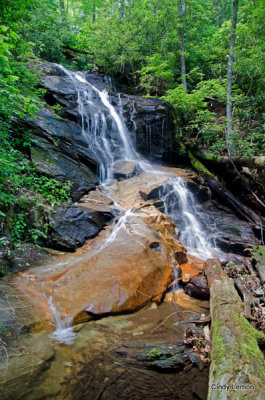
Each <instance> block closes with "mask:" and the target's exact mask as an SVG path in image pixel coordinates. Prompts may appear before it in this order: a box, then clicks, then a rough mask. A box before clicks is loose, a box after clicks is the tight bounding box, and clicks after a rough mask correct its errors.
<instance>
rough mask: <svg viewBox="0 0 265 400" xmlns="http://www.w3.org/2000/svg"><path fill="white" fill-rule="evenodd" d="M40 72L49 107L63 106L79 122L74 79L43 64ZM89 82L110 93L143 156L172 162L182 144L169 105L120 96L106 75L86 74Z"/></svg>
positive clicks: (119, 88)
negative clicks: (179, 144) (178, 140)
mask: <svg viewBox="0 0 265 400" xmlns="http://www.w3.org/2000/svg"><path fill="white" fill-rule="evenodd" d="M39 68H40V69H41V70H42V72H43V74H44V75H43V79H42V85H43V87H44V88H45V89H47V90H48V93H47V95H46V100H47V101H48V104H50V105H55V104H56V103H57V102H59V103H60V104H61V105H63V106H64V107H66V116H67V118H69V119H73V120H77V110H76V108H77V96H76V93H75V91H74V88H73V85H72V82H71V78H69V77H68V76H66V75H65V73H64V72H63V71H62V70H61V71H60V68H59V67H58V66H57V65H56V64H52V63H47V64H46V65H45V63H42V64H40V65H39ZM86 79H87V81H88V82H90V83H91V84H92V85H95V86H96V87H98V88H99V89H100V90H102V89H107V90H108V91H109V97H110V100H111V103H112V104H113V105H114V106H116V108H118V109H119V112H120V113H121V114H123V117H124V119H125V122H126V125H127V126H128V128H129V131H130V132H131V134H132V135H134V137H135V142H136V148H137V151H138V152H139V153H141V154H143V155H144V156H148V157H150V158H153V159H159V160H161V159H163V160H167V159H172V157H173V154H174V152H175V151H176V149H177V147H178V144H177V142H176V137H175V136H176V135H175V125H176V123H175V122H174V121H176V115H175V111H174V110H173V108H172V106H171V105H170V104H169V103H167V102H165V101H162V100H159V99H155V98H149V99H147V98H142V97H138V96H132V95H127V94H124V93H117V92H116V91H115V90H116V89H118V90H122V88H121V87H119V85H116V84H115V83H114V82H113V81H112V80H111V79H110V78H109V77H106V76H104V75H102V74H94V73H86ZM80 87H82V83H80ZM93 101H97V99H96V98H95V99H93ZM161 133H162V137H161Z"/></svg>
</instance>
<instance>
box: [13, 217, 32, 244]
mask: <svg viewBox="0 0 265 400" xmlns="http://www.w3.org/2000/svg"><path fill="white" fill-rule="evenodd" d="M27 215H28V214H27V213H25V212H22V211H21V212H19V213H18V214H16V216H15V218H13V220H12V229H11V236H12V239H13V241H14V243H18V242H19V241H21V240H22V239H23V238H24V233H25V229H26V226H27V223H26V217H27Z"/></svg>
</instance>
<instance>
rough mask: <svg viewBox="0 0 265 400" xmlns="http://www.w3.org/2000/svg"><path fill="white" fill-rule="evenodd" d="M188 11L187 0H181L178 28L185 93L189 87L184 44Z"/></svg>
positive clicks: (182, 80) (181, 71) (179, 3)
mask: <svg viewBox="0 0 265 400" xmlns="http://www.w3.org/2000/svg"><path fill="white" fill-rule="evenodd" d="M185 13H186V2H185V0H179V2H178V17H179V21H180V27H179V28H178V34H179V51H180V74H181V83H182V85H183V87H184V91H185V93H187V91H188V87H187V78H186V63H185V53H184V52H185V45H184V29H183V23H184V17H185Z"/></svg>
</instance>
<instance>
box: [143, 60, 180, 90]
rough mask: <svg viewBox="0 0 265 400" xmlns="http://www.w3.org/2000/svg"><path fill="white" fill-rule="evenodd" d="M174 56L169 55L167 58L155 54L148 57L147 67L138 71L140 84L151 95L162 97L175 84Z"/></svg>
mask: <svg viewBox="0 0 265 400" xmlns="http://www.w3.org/2000/svg"><path fill="white" fill-rule="evenodd" d="M174 58H175V57H174V54H173V53H169V54H168V55H167V58H164V57H163V56H162V55H161V54H157V53H156V54H154V55H153V56H150V57H146V59H145V66H144V67H143V68H142V69H141V70H140V71H138V72H139V74H140V76H141V78H140V82H141V84H142V85H143V86H144V87H145V89H146V91H147V93H148V94H150V95H162V94H164V92H165V90H166V89H167V88H168V87H170V85H172V83H173V82H174V73H173V71H172V65H174Z"/></svg>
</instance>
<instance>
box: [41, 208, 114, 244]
mask: <svg viewBox="0 0 265 400" xmlns="http://www.w3.org/2000/svg"><path fill="white" fill-rule="evenodd" d="M113 216H114V215H113V214H112V213H111V212H104V211H103V212H100V211H96V210H93V209H88V208H86V209H85V208H82V207H77V206H62V207H58V208H57V210H56V211H55V212H54V213H53V214H52V215H51V217H50V228H49V245H50V246H52V247H53V248H56V249H63V250H70V251H72V250H76V249H77V248H78V247H80V246H82V245H83V244H84V243H85V241H86V240H87V239H92V238H93V237H95V236H96V235H97V234H98V233H99V231H100V230H101V229H102V227H103V226H104V225H106V223H107V222H109V221H110V220H111V219H112V218H113Z"/></svg>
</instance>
